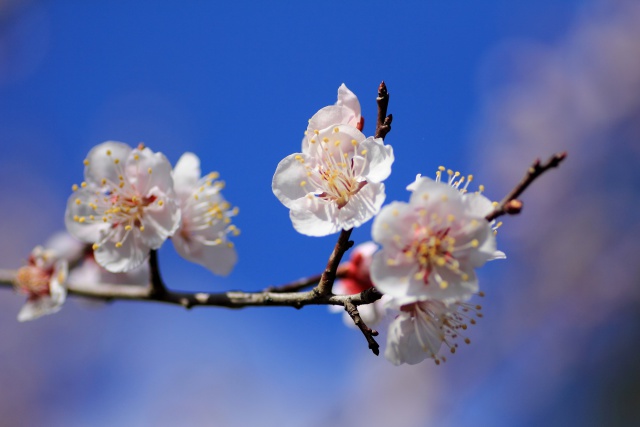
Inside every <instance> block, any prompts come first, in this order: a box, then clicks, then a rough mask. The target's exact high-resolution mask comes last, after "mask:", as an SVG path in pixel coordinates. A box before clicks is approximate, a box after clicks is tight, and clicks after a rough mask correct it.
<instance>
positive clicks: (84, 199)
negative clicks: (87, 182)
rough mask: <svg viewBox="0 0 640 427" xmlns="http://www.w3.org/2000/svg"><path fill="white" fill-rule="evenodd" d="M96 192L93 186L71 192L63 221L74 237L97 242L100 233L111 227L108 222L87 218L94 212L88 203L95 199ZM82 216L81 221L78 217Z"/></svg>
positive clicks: (88, 241)
mask: <svg viewBox="0 0 640 427" xmlns="http://www.w3.org/2000/svg"><path fill="white" fill-rule="evenodd" d="M96 192H97V190H96V188H95V187H93V186H89V187H87V188H81V189H79V190H78V191H76V192H74V193H73V194H71V196H70V197H69V200H68V201H67V210H66V212H65V214H64V223H65V226H66V227H67V231H68V232H69V233H70V234H71V235H72V236H73V237H75V238H76V239H79V240H81V241H83V242H87V243H91V242H97V241H98V240H99V239H100V237H101V236H102V233H104V232H106V231H107V230H109V229H110V228H111V224H110V223H106V222H102V221H90V220H88V219H89V218H90V216H91V215H92V214H94V211H93V208H92V207H91V206H89V203H90V202H91V201H92V200H93V199H95V196H96ZM83 217H84V218H85V220H82V221H81V220H80V218H83Z"/></svg>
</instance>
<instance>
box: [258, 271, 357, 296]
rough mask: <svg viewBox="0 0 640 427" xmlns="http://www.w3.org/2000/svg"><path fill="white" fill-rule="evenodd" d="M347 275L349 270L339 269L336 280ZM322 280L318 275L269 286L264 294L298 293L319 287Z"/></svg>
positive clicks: (320, 275)
mask: <svg viewBox="0 0 640 427" xmlns="http://www.w3.org/2000/svg"><path fill="white" fill-rule="evenodd" d="M346 274H347V269H346V268H345V267H338V270H337V271H336V279H340V278H342V277H344V276H345V275H346ZM320 279H322V274H316V275H314V276H309V277H303V278H301V279H298V280H295V281H293V282H290V283H287V284H284V285H280V286H268V287H266V288H265V289H264V292H271V293H276V294H282V293H286V292H298V291H302V290H304V289H307V288H310V287H312V286H314V285H317V284H318V283H319V282H320Z"/></svg>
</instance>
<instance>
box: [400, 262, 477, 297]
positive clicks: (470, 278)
mask: <svg viewBox="0 0 640 427" xmlns="http://www.w3.org/2000/svg"><path fill="white" fill-rule="evenodd" d="M462 274H465V275H466V280H462V279H461V275H462ZM436 276H438V277H436ZM410 280H411V288H412V289H413V290H414V292H413V295H416V296H418V295H420V296H425V297H427V298H430V299H434V300H438V301H443V302H446V303H453V302H458V301H466V300H468V299H469V298H471V296H472V295H473V294H475V293H477V292H478V290H479V288H478V277H477V276H476V273H475V271H474V270H473V268H472V267H471V266H470V265H468V264H464V263H463V264H461V265H460V273H454V272H453V271H451V270H449V269H447V268H444V267H434V269H433V271H432V272H431V274H430V275H429V278H428V280H427V283H428V284H427V285H425V283H424V280H423V279H417V278H415V277H411V279H410ZM443 281H444V282H446V287H443V286H441V284H442V283H443Z"/></svg>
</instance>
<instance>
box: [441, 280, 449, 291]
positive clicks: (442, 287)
mask: <svg viewBox="0 0 640 427" xmlns="http://www.w3.org/2000/svg"><path fill="white" fill-rule="evenodd" d="M448 287H449V282H447V281H446V280H443V281H442V282H440V289H447V288H448Z"/></svg>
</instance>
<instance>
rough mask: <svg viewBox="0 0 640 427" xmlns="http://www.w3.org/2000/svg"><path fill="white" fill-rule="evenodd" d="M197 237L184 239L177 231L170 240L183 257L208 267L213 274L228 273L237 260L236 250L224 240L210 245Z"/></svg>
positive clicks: (223, 274)
mask: <svg viewBox="0 0 640 427" xmlns="http://www.w3.org/2000/svg"><path fill="white" fill-rule="evenodd" d="M197 237H198V236H196V237H195V238H192V239H185V238H184V236H182V235H180V233H177V234H176V235H175V236H174V237H173V238H172V239H171V240H172V242H173V245H174V247H175V248H176V251H177V252H178V253H179V254H180V256H182V257H183V258H185V259H187V260H189V261H191V262H194V263H196V264H199V265H201V266H203V267H205V268H207V269H209V270H210V271H211V272H213V273H214V274H217V275H220V276H226V275H228V274H229V273H230V272H231V270H233V267H234V266H235V264H236V262H237V261H238V255H237V254H236V250H235V249H234V248H233V247H232V246H229V245H228V244H227V243H228V242H226V241H221V242H220V243H218V244H215V245H212V244H205V243H204V242H203V241H201V240H200V239H198V238H197Z"/></svg>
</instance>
